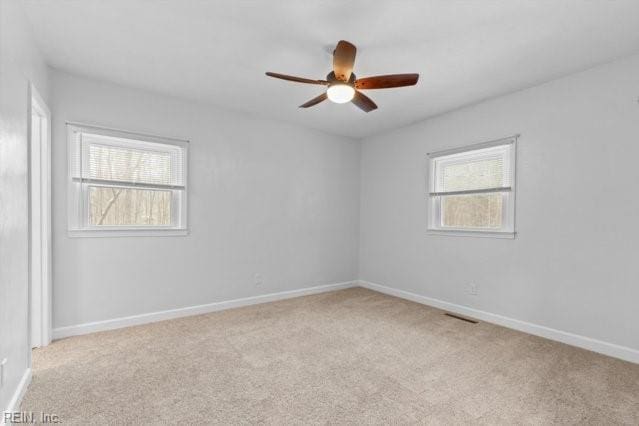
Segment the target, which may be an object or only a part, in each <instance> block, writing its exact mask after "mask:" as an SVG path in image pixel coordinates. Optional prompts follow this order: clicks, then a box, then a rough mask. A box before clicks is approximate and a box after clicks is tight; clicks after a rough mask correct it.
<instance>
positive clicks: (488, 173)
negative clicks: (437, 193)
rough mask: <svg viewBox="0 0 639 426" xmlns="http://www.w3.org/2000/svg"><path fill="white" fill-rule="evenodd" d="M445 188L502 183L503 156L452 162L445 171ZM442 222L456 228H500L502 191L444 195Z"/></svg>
mask: <svg viewBox="0 0 639 426" xmlns="http://www.w3.org/2000/svg"><path fill="white" fill-rule="evenodd" d="M441 180H442V182H441V188H442V190H443V191H459V190H469V189H484V188H495V187H499V186H502V182H503V164H502V161H501V158H488V159H485V160H480V161H471V162H463V163H459V164H449V165H446V166H444V167H443V171H442V174H441ZM441 212H442V213H441V219H442V225H443V226H448V227H455V228H500V227H501V225H502V194H500V193H493V194H473V195H449V196H445V197H442V206H441Z"/></svg>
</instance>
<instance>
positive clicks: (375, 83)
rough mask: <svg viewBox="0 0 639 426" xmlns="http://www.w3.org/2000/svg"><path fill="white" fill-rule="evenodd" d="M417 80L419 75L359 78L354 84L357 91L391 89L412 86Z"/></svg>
mask: <svg viewBox="0 0 639 426" xmlns="http://www.w3.org/2000/svg"><path fill="white" fill-rule="evenodd" d="M418 79H419V74H391V75H378V76H375V77H364V78H359V79H357V81H356V82H355V87H356V88H357V89H363V90H368V89H390V88H393V87H404V86H414V85H415V84H416V83H417V80H418Z"/></svg>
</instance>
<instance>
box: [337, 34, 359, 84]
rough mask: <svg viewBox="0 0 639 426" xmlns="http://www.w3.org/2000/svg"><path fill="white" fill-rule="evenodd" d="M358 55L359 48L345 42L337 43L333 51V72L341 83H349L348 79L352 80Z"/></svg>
mask: <svg viewBox="0 0 639 426" xmlns="http://www.w3.org/2000/svg"><path fill="white" fill-rule="evenodd" d="M356 53H357V48H356V47H355V46H354V45H353V44H351V43H349V42H347V41H345V40H340V41H339V42H338V43H337V47H335V50H334V51H333V72H334V73H335V78H337V79H338V80H340V81H348V79H349V78H351V73H352V72H353V65H354V64H355V55H356Z"/></svg>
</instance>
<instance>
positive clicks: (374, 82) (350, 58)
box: [266, 40, 419, 112]
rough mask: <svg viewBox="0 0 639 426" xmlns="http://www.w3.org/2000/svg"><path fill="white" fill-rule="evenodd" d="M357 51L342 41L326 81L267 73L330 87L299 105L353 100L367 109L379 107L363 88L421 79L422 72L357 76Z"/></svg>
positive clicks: (335, 53) (299, 81) (414, 81)
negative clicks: (355, 71) (355, 64)
mask: <svg viewBox="0 0 639 426" xmlns="http://www.w3.org/2000/svg"><path fill="white" fill-rule="evenodd" d="M356 53H357V48H355V46H354V45H353V44H352V43H349V42H348V41H345V40H340V41H339V42H338V43H337V46H336V47H335V50H334V51H333V71H331V72H330V73H329V74H328V75H327V76H326V80H312V79H309V78H302V77H294V76H292V75H286V74H278V73H275V72H267V73H266V75H268V76H269V77H275V78H280V79H282V80H288V81H294V82H296V83H307V84H317V85H320V86H328V88H327V89H326V92H325V93H322V94H321V95H319V96H317V97H316V98H313V99H311V100H310V101H308V102H306V103H304V104H302V105H300V108H308V107H312V106H314V105H317V104H319V103H320V102H322V101H325V100H326V99H327V98H328V99H329V100H331V101H333V102H335V103H338V104H344V103H346V102H352V103H354V104H355V105H356V106H358V107H359V108H360V109H362V110H363V111H364V112H370V111H373V110H375V109H377V105H376V104H375V102H373V101H372V99H371V98H369V97H368V96H366V95H364V94H363V93H362V92H360V90H369V89H390V88H393V87H403V86H413V85H415V84H416V83H417V80H418V79H419V74H390V75H378V76H375V77H364V78H359V79H358V78H357V77H355V74H354V73H353V65H354V63H355V54H356Z"/></svg>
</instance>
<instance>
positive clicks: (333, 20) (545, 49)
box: [26, 0, 639, 138]
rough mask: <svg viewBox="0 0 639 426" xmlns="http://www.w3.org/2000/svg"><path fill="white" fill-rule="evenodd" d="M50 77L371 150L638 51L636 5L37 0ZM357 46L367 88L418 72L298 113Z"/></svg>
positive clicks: (595, 0) (37, 24) (584, 1)
mask: <svg viewBox="0 0 639 426" xmlns="http://www.w3.org/2000/svg"><path fill="white" fill-rule="evenodd" d="M26 9H27V15H28V17H29V19H30V20H31V23H32V25H33V30H34V33H35V36H36V41H37V42H38V44H39V46H40V48H41V49H42V51H43V53H44V55H45V56H46V58H47V60H48V61H49V63H50V65H51V66H53V67H55V68H58V69H62V70H66V71H70V72H73V73H76V74H81V75H86V76H90V77H94V78H98V79H104V80H109V81H113V82H116V83H120V84H123V85H127V86H134V87H139V88H143V89H148V90H152V91H156V92H161V93H165V94H169V95H173V96H178V97H183V98H189V99H195V100H199V101H204V102H207V103H211V104H215V105H220V106H223V107H227V108H231V109H234V110H241V111H246V112H248V113H256V114H261V115H264V116H267V117H271V118H274V119H279V120H284V121H289V122H293V123H297V124H301V125H305V126H310V127H314V128H318V129H321V130H324V131H326V132H330V133H335V134H341V135H346V136H351V137H357V138H360V137H364V136H367V135H371V134H374V133H378V132H380V131H384V130H387V129H391V128H395V127H399V126H402V125H406V124H408V123H411V122H415V121H418V120H421V119H424V118H426V117H429V116H433V115H436V114H439V113H442V112H444V111H448V110H451V109H454V108H458V107H460V106H462V105H466V104H470V103H474V102H477V101H479V100H482V99H486V98H489V97H493V96H496V95H499V94H503V93H507V92H511V91H514V90H517V89H521V88H525V87H529V86H531V85H534V84H537V83H540V82H543V81H547V80H550V79H553V78H556V77H559V76H562V75H565V74H569V73H571V72H574V71H578V70H582V69H585V68H588V67H590V66H592V65H595V64H597V63H601V62H606V61H609V60H612V59H614V58H617V57H620V56H623V55H626V54H630V53H633V52H635V51H637V50H639V30H638V29H639V1H637V0H535V1H531V0H501V1H498V0H492V1H491V0H485V1H469V0H466V1H455V0H428V1H390V0H387V1H371V0H366V1H344V0H329V1H326V0H324V1H310V0H308V1H307V0H286V1H282V0H279V1H275V0H272V1H240V0H215V1H212V0H211V1H201V0H163V1H159V0H110V1H105V0H82V1H79V0H78V1H74V0H27V1H26ZM340 39H345V40H349V41H351V42H352V43H354V44H355V45H356V46H357V47H358V56H357V60H356V63H355V73H356V74H357V75H358V76H360V77H363V76H369V75H375V74H389V73H408V72H417V73H419V74H420V81H419V83H418V84H417V86H415V87H409V88H401V89H389V90H377V91H368V92H367V94H368V95H369V96H370V97H371V98H372V99H373V100H374V101H375V102H377V104H378V105H379V107H380V108H379V109H378V110H377V111H374V112H371V113H368V114H366V113H364V112H362V111H360V110H359V109H357V108H356V107H355V106H353V105H350V104H345V105H337V104H332V103H330V102H324V103H322V104H320V105H318V106H317V107H314V108H310V109H307V110H305V109H299V108H297V106H298V105H300V104H302V103H303V102H305V101H307V100H309V99H310V98H313V97H315V96H316V95H318V94H319V93H321V91H322V87H321V86H312V85H303V84H297V83H290V82H285V81H281V80H276V79H271V78H268V77H266V76H264V72H265V71H274V72H281V73H287V74H293V75H298V76H302V77H309V78H324V77H325V75H326V74H327V73H328V72H329V71H330V67H331V60H332V58H331V54H330V52H331V50H332V48H333V47H334V45H335V43H336V42H337V41H338V40H340Z"/></svg>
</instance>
